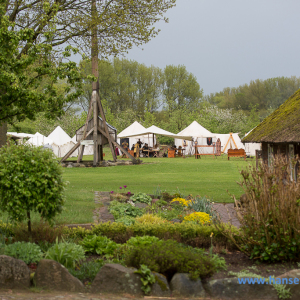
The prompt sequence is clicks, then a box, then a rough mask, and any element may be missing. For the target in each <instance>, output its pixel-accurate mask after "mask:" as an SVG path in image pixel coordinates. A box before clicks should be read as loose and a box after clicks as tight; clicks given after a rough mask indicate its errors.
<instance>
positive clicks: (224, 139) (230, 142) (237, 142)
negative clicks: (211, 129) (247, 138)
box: [214, 133, 245, 153]
mask: <svg viewBox="0 0 300 300" xmlns="http://www.w3.org/2000/svg"><path fill="white" fill-rule="evenodd" d="M214 135H215V136H216V138H217V139H220V141H221V152H222V153H227V151H228V149H245V146H244V144H243V143H242V141H241V139H240V137H239V135H238V133H224V134H222V133H214Z"/></svg>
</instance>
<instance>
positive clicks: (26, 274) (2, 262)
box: [0, 255, 30, 289]
mask: <svg viewBox="0 0 300 300" xmlns="http://www.w3.org/2000/svg"><path fill="white" fill-rule="evenodd" d="M29 287H30V270H29V268H28V267H27V265H26V264H25V263H24V261H22V260H19V259H15V258H13V257H10V256H6V255H0V288H4V289H27V288H29Z"/></svg>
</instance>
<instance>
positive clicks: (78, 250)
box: [45, 240, 85, 268]
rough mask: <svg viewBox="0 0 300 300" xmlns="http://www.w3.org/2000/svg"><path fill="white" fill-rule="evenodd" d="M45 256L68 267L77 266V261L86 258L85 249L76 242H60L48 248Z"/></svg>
mask: <svg viewBox="0 0 300 300" xmlns="http://www.w3.org/2000/svg"><path fill="white" fill-rule="evenodd" d="M45 258H47V259H52V260H55V261H57V262H59V263H60V264H62V265H64V266H65V267H66V268H75V265H76V263H78V262H79V261H81V260H84V259H85V255H84V249H83V247H82V246H80V245H77V244H75V243H68V242H60V243H58V240H56V243H55V244H54V245H53V246H52V247H51V248H49V249H48V251H47V253H46V255H45Z"/></svg>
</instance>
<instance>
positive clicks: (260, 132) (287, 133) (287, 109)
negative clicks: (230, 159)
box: [242, 89, 300, 143]
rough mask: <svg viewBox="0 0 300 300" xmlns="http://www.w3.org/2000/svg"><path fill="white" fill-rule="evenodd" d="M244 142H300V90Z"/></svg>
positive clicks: (245, 138)
mask: <svg viewBox="0 0 300 300" xmlns="http://www.w3.org/2000/svg"><path fill="white" fill-rule="evenodd" d="M242 142H243V143H261V142H269V143H286V142H300V89H299V90H298V91H297V92H295V94H294V95H292V96H291V97H290V98H289V99H287V100H286V101H285V102H284V103H283V104H282V105H281V106H280V107H279V108H277V109H276V110H275V111H274V112H273V113H272V114H270V115H269V116H268V117H267V118H265V119H264V120H263V121H262V122H261V123H260V124H259V125H258V126H257V127H255V128H254V129H253V130H252V131H251V132H250V133H249V134H248V135H247V136H246V137H244V138H243V140H242Z"/></svg>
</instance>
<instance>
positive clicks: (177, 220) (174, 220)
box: [171, 219, 182, 223]
mask: <svg viewBox="0 0 300 300" xmlns="http://www.w3.org/2000/svg"><path fill="white" fill-rule="evenodd" d="M171 222H173V223H181V222H182V221H181V220H179V219H172V220H171Z"/></svg>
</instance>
